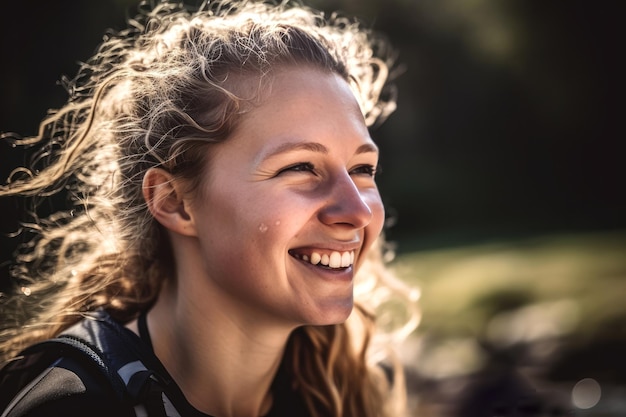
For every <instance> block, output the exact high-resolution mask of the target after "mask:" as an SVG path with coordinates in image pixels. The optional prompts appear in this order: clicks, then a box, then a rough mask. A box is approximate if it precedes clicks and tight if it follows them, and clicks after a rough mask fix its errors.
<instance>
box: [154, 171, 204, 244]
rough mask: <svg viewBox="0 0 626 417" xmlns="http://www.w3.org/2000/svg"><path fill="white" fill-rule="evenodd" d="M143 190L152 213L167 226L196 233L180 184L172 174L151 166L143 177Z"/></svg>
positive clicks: (175, 230) (188, 233) (180, 231)
mask: <svg viewBox="0 0 626 417" xmlns="http://www.w3.org/2000/svg"><path fill="white" fill-rule="evenodd" d="M142 191H143V198H144V199H145V200H146V204H147V205H148V209H149V210H150V213H152V216H154V218H155V219H156V220H157V221H158V222H159V223H161V224H162V225H163V226H164V227H165V228H167V229H168V230H171V231H172V232H176V233H178V234H181V235H185V236H195V235H196V228H195V224H194V222H193V218H192V216H191V215H190V214H189V212H188V211H187V207H186V206H185V205H186V201H185V199H183V194H182V190H181V189H180V184H179V183H177V182H176V181H175V180H174V178H173V177H172V174H170V173H169V172H167V171H165V170H163V169H160V168H150V169H149V170H148V171H146V174H145V175H144V177H143V186H142Z"/></svg>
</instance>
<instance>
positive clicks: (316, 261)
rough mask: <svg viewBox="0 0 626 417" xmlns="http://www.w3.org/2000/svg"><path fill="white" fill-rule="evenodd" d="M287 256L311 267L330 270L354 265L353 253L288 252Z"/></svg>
mask: <svg viewBox="0 0 626 417" xmlns="http://www.w3.org/2000/svg"><path fill="white" fill-rule="evenodd" d="M289 254H290V255H291V256H293V257H294V258H296V259H299V260H301V261H303V262H308V263H310V264H311V265H318V266H323V267H327V268H331V269H340V268H348V267H350V266H352V264H354V251H345V252H339V251H330V250H328V251H322V250H312V251H309V252H305V251H296V250H290V251H289Z"/></svg>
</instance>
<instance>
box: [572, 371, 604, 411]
mask: <svg viewBox="0 0 626 417" xmlns="http://www.w3.org/2000/svg"><path fill="white" fill-rule="evenodd" d="M601 396H602V389H601V388H600V384H599V383H598V381H596V380H595V379H593V378H584V379H581V380H580V381H578V382H577V383H576V385H574V388H573V389H572V404H574V406H576V407H577V408H580V409H588V408H592V407H594V406H595V405H596V404H598V401H600V397H601Z"/></svg>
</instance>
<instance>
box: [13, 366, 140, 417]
mask: <svg viewBox="0 0 626 417" xmlns="http://www.w3.org/2000/svg"><path fill="white" fill-rule="evenodd" d="M26 371H27V369H24V372H26ZM2 415H3V416H7V417H18V416H19V417H21V416H29V417H38V416H42V417H43V416H51V415H63V416H77V417H78V416H86V415H89V416H100V415H102V416H104V415H107V416H112V415H115V416H134V415H135V414H134V411H133V409H132V408H131V407H128V406H127V405H125V404H124V403H123V401H121V400H120V399H119V397H118V396H117V395H116V393H115V392H114V390H113V388H112V386H111V384H110V383H109V382H108V381H107V380H106V378H105V376H104V375H103V374H100V373H97V372H93V370H92V369H90V367H89V366H86V364H85V363H84V362H81V361H78V360H76V359H74V358H72V357H62V358H59V359H58V360H57V361H56V362H54V363H53V364H51V365H50V366H48V367H46V368H45V369H44V370H43V371H42V372H40V373H39V374H38V375H36V376H35V377H34V378H33V379H32V380H31V381H30V382H28V383H27V384H26V385H25V386H24V387H22V388H21V390H20V391H19V393H18V394H17V395H16V396H15V397H14V398H13V399H12V400H11V401H10V403H9V404H8V406H7V408H6V409H5V410H4V413H3V414H2Z"/></svg>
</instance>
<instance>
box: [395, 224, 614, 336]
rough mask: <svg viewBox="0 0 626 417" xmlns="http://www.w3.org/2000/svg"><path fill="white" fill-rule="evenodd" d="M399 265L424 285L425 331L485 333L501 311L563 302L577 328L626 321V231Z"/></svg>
mask: <svg viewBox="0 0 626 417" xmlns="http://www.w3.org/2000/svg"><path fill="white" fill-rule="evenodd" d="M393 267H394V269H395V270H396V272H397V273H398V275H399V276H400V277H401V278H402V279H403V280H405V281H406V282H408V283H410V284H411V285H415V286H417V287H419V288H420V289H421V291H422V298H421V300H420V305H421V308H422V311H423V318H422V322H421V324H420V327H419V328H418V330H417V332H418V333H431V334H439V335H442V336H455V335H460V334H471V335H479V334H483V333H484V332H485V331H486V330H487V326H488V325H489V323H490V320H491V319H493V318H494V317H495V316H496V315H498V314H501V313H503V312H507V311H512V310H517V309H520V308H523V307H525V306H529V305H535V304H540V303H553V302H563V301H565V302H568V303H570V305H571V306H572V309H571V313H572V314H576V315H577V317H575V320H576V323H575V325H574V326H571V328H570V329H569V330H570V331H572V332H577V333H584V332H586V331H588V330H591V329H593V328H597V326H600V325H602V324H603V323H608V322H614V321H615V320H621V319H626V302H625V299H624V295H625V294H626V231H614V232H605V233H595V234H591V233H590V234H563V235H551V236H542V237H535V238H527V239H523V240H513V241H500V242H493V243H487V244H479V245H473V246H464V247H457V248H448V249H445V248H444V249H438V250H425V251H416V252H411V253H405V254H400V255H398V257H397V258H396V260H395V261H394V263H393ZM573 319H574V318H573ZM625 321H626V320H625Z"/></svg>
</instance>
